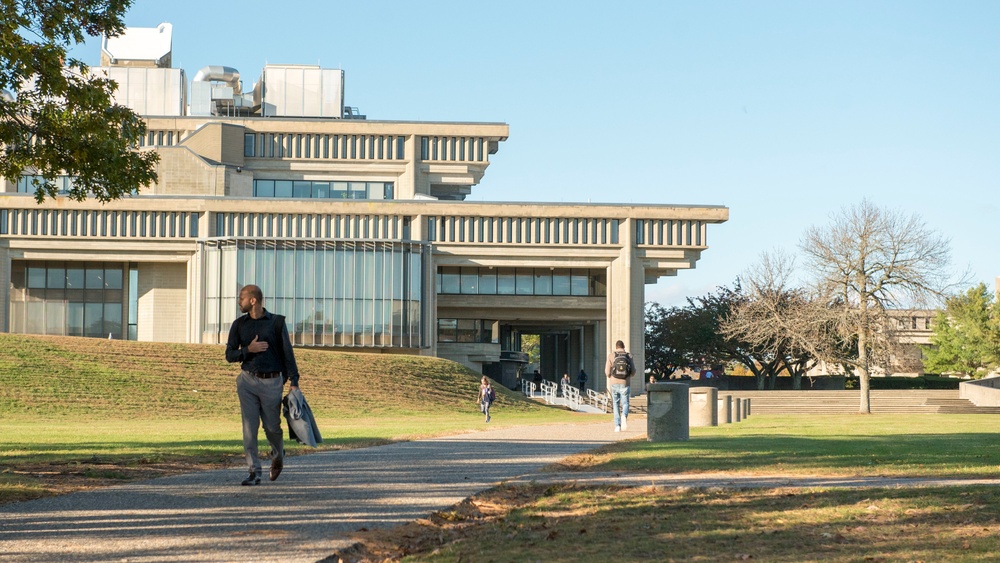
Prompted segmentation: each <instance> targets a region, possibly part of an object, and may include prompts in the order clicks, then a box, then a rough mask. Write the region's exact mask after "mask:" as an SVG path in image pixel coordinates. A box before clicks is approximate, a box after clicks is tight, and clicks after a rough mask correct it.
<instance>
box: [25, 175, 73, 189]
mask: <svg viewBox="0 0 1000 563" xmlns="http://www.w3.org/2000/svg"><path fill="white" fill-rule="evenodd" d="M75 181H76V176H66V175H60V176H56V178H55V179H54V180H53V181H52V183H53V184H55V185H56V189H57V190H58V191H59V193H60V194H65V193H69V191H70V190H72V189H73V184H74V182H75ZM44 183H45V178H43V177H42V176H38V175H32V174H23V175H21V177H20V178H18V179H17V193H20V194H33V193H35V191H36V190H37V189H38V186H40V185H42V184H44Z"/></svg>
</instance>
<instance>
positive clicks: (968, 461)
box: [562, 414, 1000, 477]
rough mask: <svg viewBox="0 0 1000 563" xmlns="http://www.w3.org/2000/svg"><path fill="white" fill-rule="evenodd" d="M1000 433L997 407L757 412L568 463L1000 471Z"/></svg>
mask: <svg viewBox="0 0 1000 563" xmlns="http://www.w3.org/2000/svg"><path fill="white" fill-rule="evenodd" d="M998 435H1000V417H994V416H990V415H947V414H939V415H938V414H910V415H901V414H892V415H824V416H806V415H795V416H791V415H784V416H778V415H755V416H751V417H750V418H748V419H746V420H744V421H743V422H740V423H738V424H730V425H726V426H718V427H711V428H692V429H691V439H690V440H689V441H687V442H659V443H652V442H647V441H644V440H643V441H629V442H624V443H618V444H613V445H610V446H607V447H605V448H602V449H601V450H598V451H595V452H591V453H588V454H582V455H579V456H575V457H573V458H570V459H569V460H567V462H566V467H563V468H562V469H566V468H569V469H580V470H588V471H591V470H598V471H639V472H643V471H645V472H665V473H691V472H708V471H729V472H734V473H741V474H752V473H768V474H786V475H850V476H871V475H880V476H896V477H917V476H934V477H996V476H997V473H998V469H1000V449H998V448H996V447H995V444H996V440H997V436H998Z"/></svg>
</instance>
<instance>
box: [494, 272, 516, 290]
mask: <svg viewBox="0 0 1000 563" xmlns="http://www.w3.org/2000/svg"><path fill="white" fill-rule="evenodd" d="M497 294H498V295H514V268H497Z"/></svg>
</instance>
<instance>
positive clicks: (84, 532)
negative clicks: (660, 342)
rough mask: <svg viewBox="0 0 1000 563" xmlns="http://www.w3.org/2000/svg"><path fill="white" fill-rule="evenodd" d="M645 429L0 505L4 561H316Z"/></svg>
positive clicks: (482, 444)
mask: <svg viewBox="0 0 1000 563" xmlns="http://www.w3.org/2000/svg"><path fill="white" fill-rule="evenodd" d="M637 426H638V425H637ZM643 434H644V430H642V431H640V430H638V429H635V430H630V431H629V432H623V433H615V432H613V431H612V426H611V423H610V422H604V423H600V424H594V423H585V424H582V425H569V424H567V425H556V426H535V427H514V428H500V429H494V428H490V429H489V430H488V431H483V432H473V433H468V434H461V435H457V436H447V437H442V438H433V439H427V440H418V441H413V442H404V443H398V444H391V445H387V446H380V447H374V448H366V449H359V450H347V451H338V452H318V453H315V454H312V455H307V456H298V457H292V458H289V460H288V463H287V464H286V467H285V470H284V472H283V473H282V474H281V477H280V478H279V479H278V480H277V481H274V482H270V481H267V479H266V477H265V480H264V481H263V483H262V484H261V485H260V486H257V487H241V486H240V485H239V481H240V480H241V479H243V477H244V476H245V474H244V471H243V470H242V469H238V470H237V469H228V470H219V471H208V472H201V473H193V474H187V475H179V476H175V477H165V478H162V479H154V480H150V481H144V482H138V483H130V484H125V485H121V486H115V487H109V488H105V489H99V490H95V491H90V492H85V493H74V494H70V495H64V496H59V497H50V498H45V499H39V500H36V501H30V502H22V503H15V504H10V505H5V506H0V560H2V561H4V562H11V561H84V562H86V561H282V562H291V561H317V560H319V559H323V558H324V557H326V556H328V555H330V554H331V553H332V552H334V551H335V550H337V549H340V548H343V547H346V546H348V545H350V543H351V542H350V540H349V539H348V535H349V534H350V533H351V532H354V531H356V530H358V529H359V528H362V527H364V528H369V529H371V528H375V527H387V526H393V525H396V524H401V523H405V522H409V521H412V520H415V519H417V518H421V517H424V516H426V515H428V514H430V513H431V512H434V511H435V510H441V509H444V508H447V507H449V506H451V505H453V504H455V503H457V502H460V501H461V500H462V499H464V498H466V497H468V496H470V495H472V494H474V493H476V492H478V491H482V490H484V489H487V488H490V487H492V486H494V485H495V484H497V483H499V482H501V481H505V480H509V479H514V478H518V477H521V476H524V475H527V474H532V473H535V472H537V471H538V470H539V469H541V468H542V467H543V466H545V465H548V464H551V463H554V462H556V461H559V460H560V459H563V458H564V457H566V456H568V455H571V454H574V453H577V452H581V451H586V450H589V449H593V448H596V447H598V446H601V445H604V444H608V443H611V442H614V441H616V440H619V439H623V438H630V437H639V436H642V435H643ZM266 471H267V470H266V467H265V474H266Z"/></svg>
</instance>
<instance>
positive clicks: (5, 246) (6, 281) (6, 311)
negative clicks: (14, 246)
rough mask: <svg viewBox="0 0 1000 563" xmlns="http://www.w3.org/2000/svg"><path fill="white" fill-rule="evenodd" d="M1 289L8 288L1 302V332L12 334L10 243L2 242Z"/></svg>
mask: <svg viewBox="0 0 1000 563" xmlns="http://www.w3.org/2000/svg"><path fill="white" fill-rule="evenodd" d="M0 287H3V288H7V291H4V292H3V295H4V299H3V300H2V302H0V331H2V332H10V243H9V242H8V241H6V240H0Z"/></svg>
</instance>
